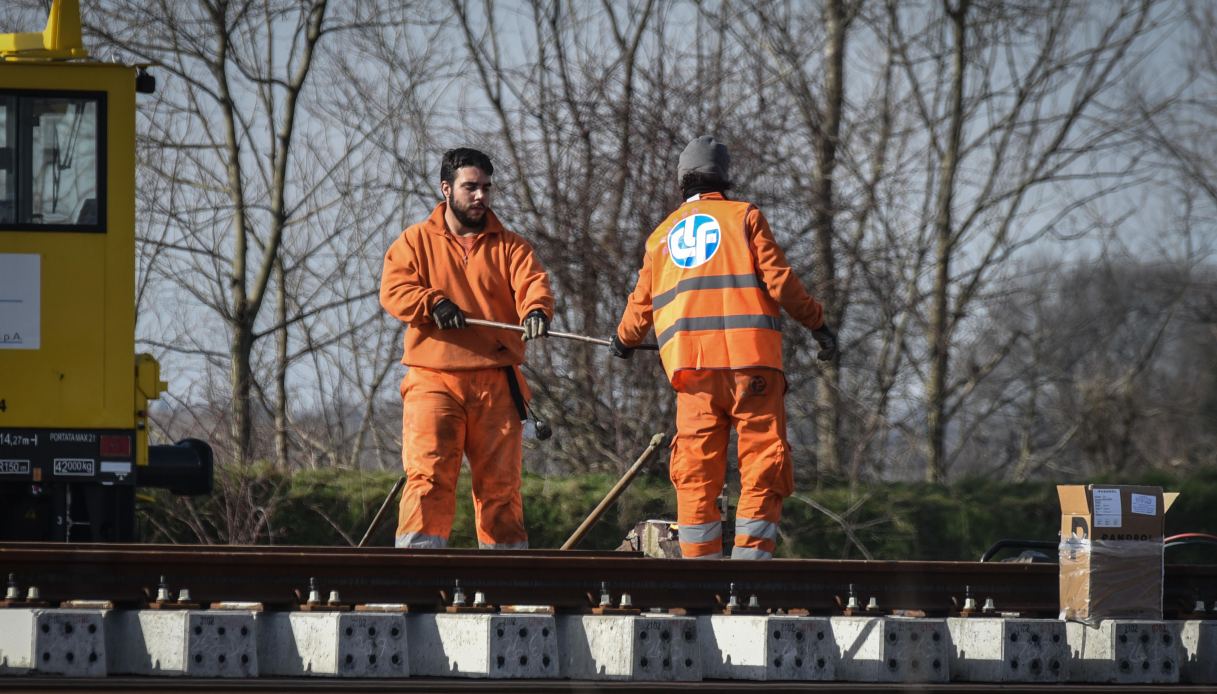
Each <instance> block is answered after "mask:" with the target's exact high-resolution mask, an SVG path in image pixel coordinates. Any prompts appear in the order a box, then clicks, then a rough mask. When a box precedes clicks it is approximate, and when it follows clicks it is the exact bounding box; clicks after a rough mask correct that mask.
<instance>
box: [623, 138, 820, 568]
mask: <svg viewBox="0 0 1217 694" xmlns="http://www.w3.org/2000/svg"><path fill="white" fill-rule="evenodd" d="M729 164H730V156H729V154H728V152H727V148H726V146H725V145H723V144H722V143H720V142H717V141H715V140H714V138H711V137H707V136H702V137H698V138H696V139H695V140H693V141H692V142H690V143H689V145H688V146H687V147H686V148H685V150H684V152H682V153H681V155H680V161H679V165H678V167H677V178H678V181H679V183H680V186H681V192H682V195H683V197H684V198H685V202H684V204H682V205H681V206H680V207H679V208H677V210H676V211H675V212H673V213H672V214H671V215H669V216H668V218H667V219H665V220H664V221H663V223H662V224H660V225H659V226H658V227H656V229H655V231H654V232H652V233H651V235H650V237H649V238H648V239H647V244H646V254H645V256H644V257H643V261H642V270H641V271H639V273H638V283H637V285H636V286H635V287H634V291H633V292H632V293H631V294H630V297H629V301H628V304H627V306H626V309H625V314H624V315H623V316H622V317H621V323H620V324H619V325H618V326H617V333H616V335H614V336H613V339H612V346H611V347H610V349H611V351H612V353H613V355H614V356H617V357H621V358H624V359H628V358H629V357H630V355H631V354H632V353H633V349H632V348H631V345H638V344H640V343H641V342H642V340H643V338H644V337H645V336H646V334H647V331H648V330H650V329H651V328H652V327H654V328H655V333H656V336H657V337H658V341H659V358H660V360H661V361H662V362H663V367H664V371H665V372H666V373H667V375H668V378H669V380H670V381H671V382H672V387H673V389H675V391H676V437H675V439H674V440H673V442H672V461H671V466H670V473H671V478H672V484H673V485H674V486H675V487H676V505H677V511H676V520H677V524H678V527H679V535H680V551H681V555H682V556H684V557H689V558H697V559H717V558H721V557H722V551H723V541H722V523H721V521H722V518H721V515H720V513H719V510H718V507H717V505H716V503H715V501H716V499H717V497H718V495H719V493H720V492H721V490H722V488H723V482H724V480H725V479H726V474H727V437H728V427H730V426H731V425H732V424H734V426H735V429H736V431H737V432H738V434H739V469H740V482H741V490H740V498H739V506H738V508H737V511H736V519H735V547H734V549H733V550H732V552H731V557H732V558H734V559H770V558H772V557H773V551H774V546H775V543H776V540H777V532H778V522H779V521H780V520H781V514H782V500H783V499H784V498H786V497H787V496H790V494H791V492H793V490H794V472H793V468H792V465H791V461H790V451H789V445H788V444H787V442H786V405H785V394H786V379H785V376H784V375H783V373H782V332H781V325H780V314H779V307H781V308H783V309H785V310H786V312H787V313H788V314H790V316H791V317H793V318H794V319H795V320H797V321H799V322H800V323H802V324H803V325H805V326H807V328H809V329H810V330H811V331H812V335H813V336H814V338H815V340H816V341H817V343H819V346H820V350H819V354H818V357H819V359H821V360H823V361H829V360H832V359H835V358H836V356H837V339H836V335H835V334H834V333H833V331H832V329H831V328H829V327H828V326H827V325H825V323H824V310H823V307H822V306H821V305H820V304H819V302H817V301H816V300H815V299H814V298H812V297H811V296H810V295H809V294H808V293H807V290H806V289H805V288H804V287H803V283H802V282H800V281H799V278H798V277H796V276H795V274H794V272H793V271H792V270H791V268H790V265H789V264H788V263H787V262H786V257H785V255H784V254H783V253H782V249H781V247H779V246H778V244H777V242H776V241H775V240H774V238H773V232H772V231H770V229H769V223H768V222H767V221H766V220H765V216H764V215H763V214H761V211H760V210H759V209H757V208H756V206H754V205H751V204H749V203H746V202H736V201H733V200H728V199H727V198H726V197H725V196H724V194H723V193H724V191H726V190H728V189H730V187H731V179H730V177H729V171H728V167H729Z"/></svg>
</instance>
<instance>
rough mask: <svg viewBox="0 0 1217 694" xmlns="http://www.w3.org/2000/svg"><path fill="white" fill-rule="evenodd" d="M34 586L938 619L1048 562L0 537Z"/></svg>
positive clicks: (135, 596)
mask: <svg viewBox="0 0 1217 694" xmlns="http://www.w3.org/2000/svg"><path fill="white" fill-rule="evenodd" d="M9 573H11V574H13V575H14V576H15V578H16V579H17V581H18V582H19V583H20V584H21V585H22V586H31V585H32V586H37V587H38V589H39V591H40V593H41V598H42V600H45V601H47V602H50V603H52V604H54V603H58V602H60V601H66V600H108V601H111V602H113V603H114V604H115V605H117V606H126V607H134V606H140V605H143V604H146V603H147V602H149V601H150V600H152V599H153V598H154V597H155V595H156V591H157V588H158V584H159V583H160V581H161V579H162V577H163V578H164V580H165V582H166V583H167V584H168V585H169V586H170V587H172V589H173V590H174V591H177V590H178V589H180V588H187V589H189V591H190V594H191V596H192V599H193V601H195V602H198V603H200V604H210V603H213V602H224V601H228V602H231V601H242V602H259V603H262V604H263V605H264V606H266V607H267V608H268V609H290V608H292V607H294V606H297V605H299V604H300V603H301V602H303V598H304V597H306V592H307V589H308V586H309V583H310V579H315V581H316V585H317V587H318V588H319V589H321V590H322V591H323V592H325V593H326V594H328V592H329V591H332V590H336V591H338V592H339V595H340V596H341V600H342V601H343V602H345V603H349V604H360V603H404V604H407V605H409V606H410V607H411V609H417V610H421V611H428V610H433V609H436V608H440V607H442V606H443V605H445V604H447V603H450V602H451V595H452V588H453V586H454V584H455V582H457V581H460V583H461V586H462V587H463V588H464V590H465V592H467V593H468V594H469V595H473V593H474V591H482V592H483V593H485V595H486V599H487V601H488V602H490V603H492V604H497V605H549V606H553V607H554V608H556V609H557V610H559V611H580V610H585V609H587V608H590V607H593V606H595V605H596V604H597V602H598V596H599V595H600V592H601V587H602V585H603V586H607V588H608V590H609V591H610V593H612V594H613V595H614V596H619V595H620V594H621V593H629V594H630V595H631V596H632V599H633V603H634V604H635V605H636V606H638V607H640V608H642V609H651V608H661V609H671V608H681V609H685V610H688V611H691V612H694V613H696V612H712V611H716V610H719V609H721V608H722V606H723V604H724V603H725V602H726V601H727V600H728V590H729V587H730V586H731V585H732V584H734V585H735V587H736V590H737V591H738V593H739V595H740V599H741V600H744V599H746V598H747V597H748V596H751V595H756V596H757V598H758V600H759V602H760V604H761V606H762V607H764V608H780V609H785V610H792V609H800V610H807V611H809V612H810V613H811V614H818V615H831V614H840V613H841V608H842V606H843V605H844V603H845V602H846V601H847V600H848V596H849V590H850V586H853V591H854V594H855V596H856V597H857V598H858V600H859V601H860V602H861V603H862V604H863V605H866V604H867V602H869V600H870V599H871V598H874V599H875V601H876V603H877V606H878V608H879V611H881V612H890V611H909V612H921V613H924V614H925V615H926V616H946V615H948V614H950V613H952V612H953V611H955V610H957V609H958V606H959V604H960V603H962V600H963V598H964V594H965V590H966V589H967V588H968V587H970V588H971V591H972V594H973V595H974V596H975V598H976V599H977V600H978V601H981V602H983V601H984V600H985V599H988V598H992V600H993V601H994V603H995V604H996V607H997V609H998V610H999V611H1002V612H1018V613H1020V614H1021V615H1022V616H1039V617H1055V616H1056V614H1057V611H1058V599H1057V566H1056V565H1055V564H1030V563H979V562H942V561H850V560H821V559H779V560H773V561H768V562H734V561H710V562H690V561H683V560H678V559H653V558H646V557H643V556H641V555H638V554H632V553H626V552H593V551H566V552H561V551H557V550H525V551H515V552H484V551H478V550H397V549H383V548H334V547H286V546H285V547H255V546H198V545H191V546H187V545H136V544H114V545H75V546H65V545H63V544H56V543H0V576H4V575H7V574H9ZM1197 600H1204V601H1206V602H1208V603H1209V604H1213V603H1214V602H1215V601H1217V566H1207V565H1205V566H1202V565H1167V566H1166V580H1165V591H1164V609H1165V616H1166V618H1168V619H1171V618H1178V617H1182V616H1187V615H1188V614H1189V613H1190V612H1191V610H1192V608H1193V606H1194V605H1195V603H1196V601H1197Z"/></svg>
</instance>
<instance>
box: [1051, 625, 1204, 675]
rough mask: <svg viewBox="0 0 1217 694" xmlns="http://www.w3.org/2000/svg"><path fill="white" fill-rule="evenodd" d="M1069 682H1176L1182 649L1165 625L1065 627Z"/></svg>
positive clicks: (1174, 634)
mask: <svg viewBox="0 0 1217 694" xmlns="http://www.w3.org/2000/svg"><path fill="white" fill-rule="evenodd" d="M1066 633H1067V635H1068V638H1069V650H1070V654H1071V656H1072V658H1073V662H1072V663H1071V665H1070V668H1069V679H1070V681H1072V682H1110V683H1118V684H1172V683H1175V682H1178V681H1179V668H1180V665H1181V663H1182V661H1183V650H1182V648H1181V647H1180V645H1179V639H1178V636H1177V634H1176V632H1175V630H1174V629H1173V628H1172V627H1171V626H1170V625H1168V624H1167V623H1166V622H1159V621H1153V620H1133V619H1128V620H1125V619H1108V620H1103V621H1102V622H1100V623H1099V626H1098V627H1088V626H1086V625H1085V624H1081V623H1078V622H1069V623H1068V625H1067V626H1066Z"/></svg>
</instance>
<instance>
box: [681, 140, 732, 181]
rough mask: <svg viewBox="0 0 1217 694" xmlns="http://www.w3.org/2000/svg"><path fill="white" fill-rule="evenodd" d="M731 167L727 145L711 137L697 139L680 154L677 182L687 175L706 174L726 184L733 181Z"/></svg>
mask: <svg viewBox="0 0 1217 694" xmlns="http://www.w3.org/2000/svg"><path fill="white" fill-rule="evenodd" d="M730 166H731V155H730V154H728V153H727V145H724V144H723V143H721V142H719V141H718V140H715V139H714V138H713V137H710V136H709V135H702V136H700V137H695V138H693V141H692V142H690V143H689V144H688V146H687V147H685V151H683V152H681V153H680V162H679V163H678V164H677V165H676V182H677V183H679V182H681V181H683V180H684V178H685V174H687V173H704V174H709V175H711V176H715V177H717V178H718V179H719V180H721V181H723V182H724V183H726V182H728V181H730V180H731V176H730V173H729V171H728V169H729V168H730Z"/></svg>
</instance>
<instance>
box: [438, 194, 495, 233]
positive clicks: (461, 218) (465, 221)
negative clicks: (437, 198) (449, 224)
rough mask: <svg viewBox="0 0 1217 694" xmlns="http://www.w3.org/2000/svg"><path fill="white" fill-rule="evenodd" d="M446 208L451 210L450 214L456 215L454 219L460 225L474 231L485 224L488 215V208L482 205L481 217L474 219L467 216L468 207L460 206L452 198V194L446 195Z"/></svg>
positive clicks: (479, 229) (480, 228)
mask: <svg viewBox="0 0 1217 694" xmlns="http://www.w3.org/2000/svg"><path fill="white" fill-rule="evenodd" d="M448 209H450V210H452V216H453V217H456V221H458V222H460V223H461V226H463V227H465V228H466V229H473V230H474V231H481V230H482V229H483V228H484V227H485V226H486V220H487V219H488V218H489V217H490V208H489V207H487V206H486V205H482V217H481V218H480V219H475V218H474V217H471V216H469V208H468V207H465V208H461V207H460V206H458V205H457V204H456V203H455V202H454V201H453V200H452V196H451V195H449V196H448Z"/></svg>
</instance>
